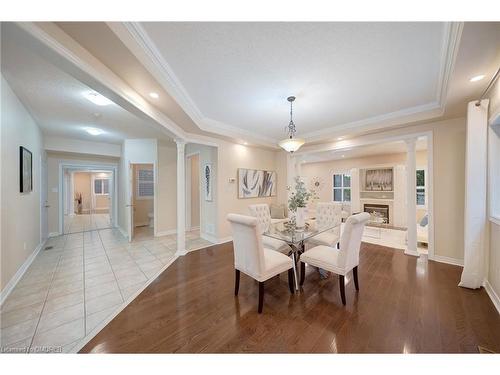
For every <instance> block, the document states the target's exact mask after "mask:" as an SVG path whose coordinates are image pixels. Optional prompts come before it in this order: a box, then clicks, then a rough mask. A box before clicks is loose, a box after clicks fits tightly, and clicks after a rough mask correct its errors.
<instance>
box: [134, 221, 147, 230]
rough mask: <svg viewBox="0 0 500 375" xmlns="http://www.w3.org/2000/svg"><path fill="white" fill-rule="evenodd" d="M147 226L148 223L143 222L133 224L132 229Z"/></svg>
mask: <svg viewBox="0 0 500 375" xmlns="http://www.w3.org/2000/svg"><path fill="white" fill-rule="evenodd" d="M148 225H149V221H143V222H138V223H137V222H135V223H134V227H136V228H137V227H147V226H148Z"/></svg>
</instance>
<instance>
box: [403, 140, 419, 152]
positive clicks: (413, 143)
mask: <svg viewBox="0 0 500 375" xmlns="http://www.w3.org/2000/svg"><path fill="white" fill-rule="evenodd" d="M405 143H406V147H407V148H408V149H409V150H413V149H414V148H415V147H416V145H417V138H406V139H405Z"/></svg>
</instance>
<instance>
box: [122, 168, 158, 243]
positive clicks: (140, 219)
mask: <svg viewBox="0 0 500 375" xmlns="http://www.w3.org/2000/svg"><path fill="white" fill-rule="evenodd" d="M129 177H130V178H129V184H130V185H129V192H130V196H129V205H128V206H129V208H130V213H129V215H130V228H129V230H130V235H129V240H130V241H131V240H132V239H133V238H135V239H141V238H152V237H154V233H155V203H154V201H155V168H154V164H153V163H141V164H132V163H131V164H130V170H129Z"/></svg>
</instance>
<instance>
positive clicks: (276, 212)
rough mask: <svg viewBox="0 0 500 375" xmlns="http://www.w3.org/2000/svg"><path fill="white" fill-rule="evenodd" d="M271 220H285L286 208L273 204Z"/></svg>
mask: <svg viewBox="0 0 500 375" xmlns="http://www.w3.org/2000/svg"><path fill="white" fill-rule="evenodd" d="M271 218H272V219H285V206H284V205H282V204H280V205H277V204H271Z"/></svg>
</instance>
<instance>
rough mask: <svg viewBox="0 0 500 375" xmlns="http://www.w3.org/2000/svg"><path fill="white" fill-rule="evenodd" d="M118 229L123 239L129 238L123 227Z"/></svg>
mask: <svg viewBox="0 0 500 375" xmlns="http://www.w3.org/2000/svg"><path fill="white" fill-rule="evenodd" d="M116 229H118V230H119V231H120V233H121V235H122V236H123V237H125V238H128V233H127V231H126V230H123V228H122V227H120V226H117V227H116Z"/></svg>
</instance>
